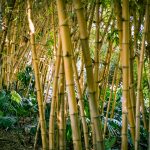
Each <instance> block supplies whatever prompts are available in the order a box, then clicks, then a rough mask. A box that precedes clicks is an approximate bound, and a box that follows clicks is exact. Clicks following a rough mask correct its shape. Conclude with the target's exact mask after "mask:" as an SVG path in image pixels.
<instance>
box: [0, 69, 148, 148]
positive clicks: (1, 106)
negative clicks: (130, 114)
mask: <svg viewBox="0 0 150 150" xmlns="http://www.w3.org/2000/svg"><path fill="white" fill-rule="evenodd" d="M18 80H19V82H20V83H19V84H20V88H16V89H15V90H12V91H10V90H6V89H3V90H1V91H0V128H1V129H5V130H6V132H9V131H10V130H14V131H15V132H24V133H25V134H28V135H30V137H32V145H33V143H34V138H33V137H34V136H35V134H36V129H37V125H38V107H37V100H36V91H35V90H34V76H33V74H32V69H31V68H30V67H27V68H26V69H25V70H24V71H22V72H20V73H19V74H18ZM28 87H30V88H29V89H28ZM110 91H111V89H110V88H107V92H106V103H105V105H104V113H103V114H104V115H101V116H100V118H101V120H102V125H103V126H104V122H105V117H104V116H106V109H107V105H108V100H109V96H110ZM121 96H122V93H121V87H119V88H118V89H117V98H116V100H117V102H116V107H115V110H114V112H115V113H114V117H113V118H110V115H111V114H110V113H109V118H108V121H107V131H106V138H105V149H106V150H109V149H120V148H121V147H120V146H121V126H122V120H121V115H122V109H121V100H122V99H121ZM112 100H113V98H112ZM84 105H85V114H86V121H87V124H88V125H89V128H88V130H89V131H91V128H90V111H89V107H88V96H87V93H85V94H84ZM49 113H50V107H49V104H47V107H46V110H45V116H46V120H47V128H48V121H49ZM129 131H130V128H129V127H128V137H129V140H128V143H129V149H133V143H132V142H131V141H132V140H131V135H130V132H129ZM81 132H82V134H81V135H83V130H82V127H81ZM140 133H141V142H140V145H141V148H142V149H143V150H144V149H147V147H148V145H147V137H148V132H147V131H146V130H145V129H144V126H143V122H142V121H141V132H140ZM18 135H20V134H18ZM82 139H84V138H82ZM22 141H23V140H22ZM22 141H20V142H22ZM89 141H90V143H91V144H92V134H91V132H89ZM22 143H24V142H22ZM38 143H39V145H41V139H40V136H39V140H38ZM71 147H72V148H73V144H72V132H71V123H70V118H69V117H66V148H67V149H70V148H71Z"/></svg>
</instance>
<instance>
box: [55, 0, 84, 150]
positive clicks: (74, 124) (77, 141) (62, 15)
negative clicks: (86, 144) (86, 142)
mask: <svg viewBox="0 0 150 150" xmlns="http://www.w3.org/2000/svg"><path fill="white" fill-rule="evenodd" d="M57 10H58V19H59V26H60V34H61V40H62V49H63V57H64V68H65V78H66V87H67V90H68V104H69V114H70V120H71V128H72V138H73V146H74V150H81V149H82V146H81V135H80V128H79V120H78V109H77V102H76V99H75V90H74V79H73V68H72V60H71V57H72V51H73V49H72V48H73V45H72V43H71V38H70V31H69V26H68V22H67V15H66V9H65V1H64V0H57Z"/></svg>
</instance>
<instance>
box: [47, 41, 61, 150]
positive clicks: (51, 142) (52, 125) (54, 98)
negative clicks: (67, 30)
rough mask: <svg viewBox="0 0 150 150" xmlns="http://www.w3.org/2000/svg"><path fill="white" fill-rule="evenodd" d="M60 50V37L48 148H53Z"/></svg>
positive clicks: (52, 149)
mask: <svg viewBox="0 0 150 150" xmlns="http://www.w3.org/2000/svg"><path fill="white" fill-rule="evenodd" d="M61 50H62V43H61V39H59V46H58V52H57V55H56V66H55V74H54V81H53V95H52V101H51V111H50V119H49V150H54V149H55V133H54V129H55V126H54V121H55V110H56V98H57V92H58V78H59V68H60V62H61Z"/></svg>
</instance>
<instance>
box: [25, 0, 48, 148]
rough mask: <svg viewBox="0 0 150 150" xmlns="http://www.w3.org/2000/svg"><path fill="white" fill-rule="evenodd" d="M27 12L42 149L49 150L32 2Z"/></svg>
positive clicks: (28, 5) (28, 4)
mask: <svg viewBox="0 0 150 150" xmlns="http://www.w3.org/2000/svg"><path fill="white" fill-rule="evenodd" d="M27 10H28V11H27V15H28V22H29V29H30V42H31V49H32V62H33V68H34V73H35V83H36V90H37V101H38V107H39V117H40V125H41V137H42V148H43V150H47V148H48V144H47V139H46V123H45V113H44V109H43V96H42V90H41V83H40V76H39V68H38V58H37V54H36V49H35V31H34V30H35V29H34V24H33V22H32V17H31V11H32V10H31V4H30V0H28V1H27Z"/></svg>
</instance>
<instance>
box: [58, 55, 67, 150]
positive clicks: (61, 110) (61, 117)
mask: <svg viewBox="0 0 150 150" xmlns="http://www.w3.org/2000/svg"><path fill="white" fill-rule="evenodd" d="M64 78H65V74H64V61H63V58H62V59H61V66H60V71H59V92H58V103H59V105H58V130H59V134H58V135H59V136H58V138H59V150H65V120H66V118H65V80H64Z"/></svg>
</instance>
